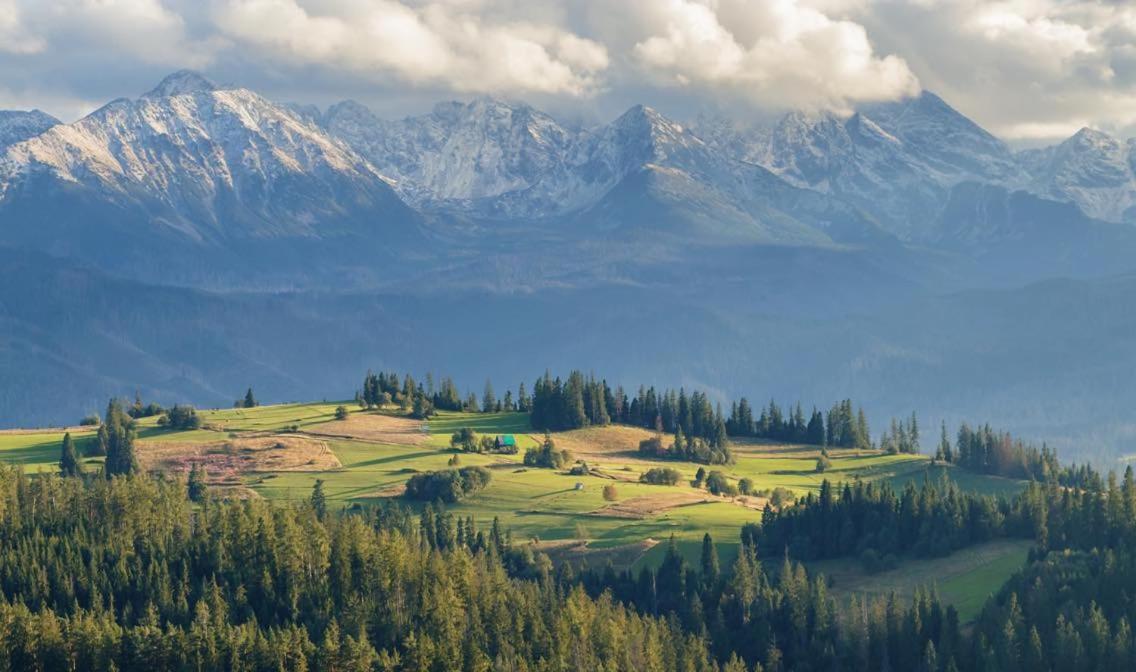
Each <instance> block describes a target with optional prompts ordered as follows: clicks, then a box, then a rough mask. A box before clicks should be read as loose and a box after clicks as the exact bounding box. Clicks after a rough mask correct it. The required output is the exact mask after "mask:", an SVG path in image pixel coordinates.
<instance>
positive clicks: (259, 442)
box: [138, 434, 341, 487]
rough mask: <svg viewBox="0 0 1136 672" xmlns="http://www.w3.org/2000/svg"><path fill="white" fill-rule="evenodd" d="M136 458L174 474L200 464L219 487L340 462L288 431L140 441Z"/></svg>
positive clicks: (336, 465) (146, 465)
mask: <svg viewBox="0 0 1136 672" xmlns="http://www.w3.org/2000/svg"><path fill="white" fill-rule="evenodd" d="M138 462H139V466H141V467H142V469H144V470H146V471H159V472H163V473H175V474H188V473H189V471H190V469H192V468H193V465H195V464H196V465H200V466H202V467H204V469H205V480H206V482H207V483H209V484H210V485H215V486H220V487H237V486H240V485H241V484H242V479H241V477H242V476H244V475H246V474H254V473H265V472H282V471H328V470H330V469H338V468H339V467H340V466H341V465H340V463H339V459H338V458H337V457H336V456H335V453H333V452H331V449H330V448H328V445H327V443H325V442H323V441H318V440H315V439H311V438H307V437H303V436H296V435H288V434H280V435H276V436H258V437H241V438H235V439H231V440H229V441H220V442H213V443H191V442H181V441H162V442H147V441H139V442H138Z"/></svg>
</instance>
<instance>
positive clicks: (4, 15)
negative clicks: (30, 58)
mask: <svg viewBox="0 0 1136 672" xmlns="http://www.w3.org/2000/svg"><path fill="white" fill-rule="evenodd" d="M22 19H23V17H22V16H21V12H20V7H19V6H18V5H17V4H16V0H0V52H7V53H10V54H34V53H36V52H39V51H43V48H44V42H43V40H41V39H39V38H38V37H36V36H34V35H30V34H29V33H28V30H27V27H26V26H24V24H23V20H22Z"/></svg>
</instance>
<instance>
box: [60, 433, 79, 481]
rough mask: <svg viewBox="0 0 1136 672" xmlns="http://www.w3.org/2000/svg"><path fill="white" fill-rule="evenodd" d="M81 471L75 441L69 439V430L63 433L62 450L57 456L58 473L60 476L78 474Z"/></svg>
mask: <svg viewBox="0 0 1136 672" xmlns="http://www.w3.org/2000/svg"><path fill="white" fill-rule="evenodd" d="M82 473H83V463H82V462H80V461H79V453H78V452H77V451H76V450H75V442H74V441H73V440H72V439H71V432H67V433H66V434H64V435H63V451H62V454H61V455H60V457H59V474H60V475H61V476H78V475H80V474H82Z"/></svg>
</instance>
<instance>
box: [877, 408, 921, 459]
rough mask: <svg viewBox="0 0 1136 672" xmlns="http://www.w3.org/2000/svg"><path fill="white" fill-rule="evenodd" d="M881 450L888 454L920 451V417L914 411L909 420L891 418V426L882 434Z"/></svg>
mask: <svg viewBox="0 0 1136 672" xmlns="http://www.w3.org/2000/svg"><path fill="white" fill-rule="evenodd" d="M880 450H882V451H884V452H886V453H887V454H888V455H895V454H897V453H904V454H909V453H910V454H913V453H918V452H919V419H918V418H916V417H915V414H914V413H912V414H911V417H910V418H908V419H907V420H896V419H895V418H892V419H891V427H890V428H888V430H886V431H885V432H884V433H883V435H882V436H880Z"/></svg>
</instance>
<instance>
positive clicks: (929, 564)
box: [806, 539, 1030, 623]
mask: <svg viewBox="0 0 1136 672" xmlns="http://www.w3.org/2000/svg"><path fill="white" fill-rule="evenodd" d="M1029 548H1030V542H1028V541H1025V540H1021V539H999V540H996V541H990V542H987V543H985V544H978V545H976V546H971V547H969V548H964V549H962V550H959V551H956V552H954V553H952V554H950V555H948V556H946V557H942V558H909V559H904V560H903V562H902V563H901V564H900V565H899V567H897V568H896V569H893V570H889V571H885V572H879V573H876V574H869V573H867V572H865V571H864V570H863V568H862V567H861V566H860V563H859V562H858V561H857V560H856V559H854V558H849V559H842V560H824V561H821V562H813V563H806V564H808V567H809V571H810V572H817V573H822V574H824V575H825V576H826V577H828V578H829V579H830V580H831V583H832V589H831V592H832V593H833V595H835V596H836V597H838V598H840V599H842V600H846V599H847V598H848V597H851V596H852V595H869V596H874V597H887V596H888V595H889V594H890V593H892V592H895V593H896V595H897V596H898V597H899V598H900V600H901V602H907V601H910V599H911V598H912V596H913V595H914V594H915V590H916V589H917V588H919V587H921V586H922V587H926V588H931V587H935V588H936V589H937V590H938V592H939V596H940V598H941V599H942V600H943V602H944V603H945V604H950V605H953V606H954V607H955V609H956V610H958V612H959V620H960V621H961V622H963V623H966V622H968V621H971V620H974V618H975V617H977V616H978V613H979V611H980V610H981V609H982V605H983V604H984V603H985V602H986V598H987V597H988V596H989V595H991V594H992V593H994V592H996V591H997V590H998V588H999V587H1001V586H1002V584H1004V583H1005V582H1006V580H1007V579H1008V578H1009V577H1010V575H1012V574H1013V573H1014V572H1015V571H1017V570H1018V569H1020V568H1021V567H1022V566H1023V565H1025V561H1026V557H1027V556H1028V554H1029Z"/></svg>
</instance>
